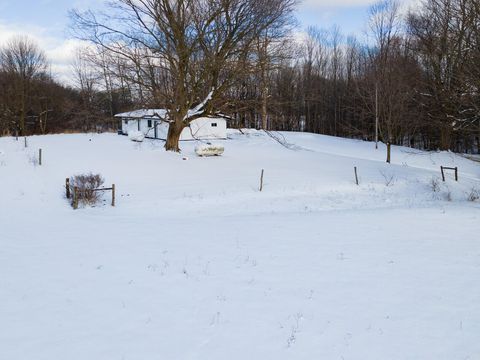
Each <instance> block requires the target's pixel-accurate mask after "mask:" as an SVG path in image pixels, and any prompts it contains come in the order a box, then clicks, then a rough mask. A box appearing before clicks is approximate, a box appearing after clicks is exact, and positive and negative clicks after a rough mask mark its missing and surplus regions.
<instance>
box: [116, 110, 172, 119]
mask: <svg viewBox="0 0 480 360" xmlns="http://www.w3.org/2000/svg"><path fill="white" fill-rule="evenodd" d="M166 115H167V110H165V109H139V110H134V111H128V112H124V113H121V114H117V115H115V117H120V118H131V119H143V118H162V119H164V118H165V116H166Z"/></svg>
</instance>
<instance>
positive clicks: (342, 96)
mask: <svg viewBox="0 0 480 360" xmlns="http://www.w3.org/2000/svg"><path fill="white" fill-rule="evenodd" d="M368 29H369V37H368V39H367V40H366V41H365V42H363V43H362V42H360V41H359V40H358V39H356V38H354V37H349V38H347V39H345V38H344V37H343V35H342V34H341V32H340V29H338V28H336V27H334V28H333V29H330V30H329V31H325V30H320V29H317V28H310V29H309V30H308V34H307V38H306V39H305V40H304V41H302V44H301V45H299V47H300V49H298V48H297V49H296V51H297V52H296V53H295V52H293V55H294V56H297V60H293V61H292V53H290V57H288V56H287V57H285V56H280V57H277V58H275V57H274V56H272V57H271V59H268V60H269V64H268V66H269V68H270V71H269V73H268V84H265V85H263V82H262V80H261V76H259V75H258V74H259V73H257V74H254V75H253V76H249V77H247V78H246V79H245V81H244V83H243V84H242V87H241V88H239V89H237V92H236V95H237V98H240V99H241V100H243V101H244V105H245V109H244V110H243V111H240V112H236V113H235V119H236V121H235V124H236V126H254V127H262V126H263V127H267V128H269V129H273V130H299V131H310V132H315V133H321V134H328V135H335V136H343V137H354V138H359V139H365V140H375V133H376V131H375V123H376V115H377V114H378V123H379V126H378V133H379V135H378V136H379V139H380V140H381V141H383V142H391V143H392V144H399V145H406V146H412V147H418V148H423V149H431V150H435V149H443V150H446V149H451V150H455V151H459V152H460V151H467V152H478V151H479V149H480V144H479V136H480V94H479V89H480V65H479V64H480V62H479V61H480V2H479V1H478V0H427V1H425V2H424V4H423V6H422V8H421V9H420V10H418V9H417V10H416V11H415V12H412V13H410V14H407V15H405V14H404V13H403V12H402V9H401V8H400V3H399V2H396V1H391V0H389V1H383V2H380V3H377V4H376V5H374V6H372V7H371V9H370V19H369V24H368ZM273 54H275V52H273ZM268 55H269V54H268V52H267V53H266V56H267V57H268ZM265 90H267V91H268V95H265V93H266V91H265ZM262 103H268V115H267V121H266V123H265V119H264V116H262V110H261V109H262V107H264V106H265V104H262ZM262 123H263V124H262Z"/></svg>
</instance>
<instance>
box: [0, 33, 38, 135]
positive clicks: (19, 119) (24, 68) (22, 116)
mask: <svg viewBox="0 0 480 360" xmlns="http://www.w3.org/2000/svg"><path fill="white" fill-rule="evenodd" d="M46 70H47V60H46V56H45V53H44V52H43V51H42V50H40V48H39V47H38V45H37V44H35V43H34V42H33V41H32V40H30V39H29V38H27V37H23V36H19V37H15V38H13V39H11V40H9V41H8V42H7V44H6V45H5V46H4V47H2V48H0V71H1V72H2V73H3V74H5V77H6V78H7V79H8V83H7V84H6V86H7V87H8V89H5V90H4V91H5V96H10V97H11V98H10V99H9V100H7V103H8V108H7V109H5V110H4V111H7V113H8V114H10V115H14V116H15V117H16V129H17V131H18V130H19V131H20V133H21V134H24V132H25V121H26V116H27V103H28V101H29V97H30V91H31V87H32V82H33V81H34V80H38V79H40V78H42V77H45V76H46Z"/></svg>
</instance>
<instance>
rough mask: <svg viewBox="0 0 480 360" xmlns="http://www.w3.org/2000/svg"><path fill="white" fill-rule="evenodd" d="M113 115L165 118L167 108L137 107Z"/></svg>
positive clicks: (192, 113) (193, 111) (219, 117)
mask: <svg viewBox="0 0 480 360" xmlns="http://www.w3.org/2000/svg"><path fill="white" fill-rule="evenodd" d="M188 114H189V116H192V115H195V114H196V111H195V110H189V111H188ZM115 117H117V118H129V119H161V120H165V119H166V117H167V110H165V109H139V110H133V111H128V112H124V113H120V114H116V115H115ZM211 117H212V118H215V119H225V120H229V118H228V117H226V116H224V115H221V114H219V115H217V116H211Z"/></svg>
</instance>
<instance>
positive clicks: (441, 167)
mask: <svg viewBox="0 0 480 360" xmlns="http://www.w3.org/2000/svg"><path fill="white" fill-rule="evenodd" d="M440 171H441V172H442V181H443V182H445V173H444V171H443V166H440Z"/></svg>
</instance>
